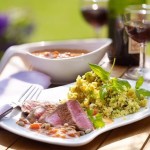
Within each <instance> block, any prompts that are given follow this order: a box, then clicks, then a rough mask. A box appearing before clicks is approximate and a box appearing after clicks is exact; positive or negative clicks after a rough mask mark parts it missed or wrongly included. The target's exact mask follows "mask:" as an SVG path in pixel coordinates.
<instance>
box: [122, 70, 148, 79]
mask: <svg viewBox="0 0 150 150" xmlns="http://www.w3.org/2000/svg"><path fill="white" fill-rule="evenodd" d="M125 76H126V77H127V78H129V79H133V80H137V79H138V78H139V77H140V76H143V78H144V80H150V69H149V68H138V67H132V68H130V69H129V70H128V71H127V72H126V73H125Z"/></svg>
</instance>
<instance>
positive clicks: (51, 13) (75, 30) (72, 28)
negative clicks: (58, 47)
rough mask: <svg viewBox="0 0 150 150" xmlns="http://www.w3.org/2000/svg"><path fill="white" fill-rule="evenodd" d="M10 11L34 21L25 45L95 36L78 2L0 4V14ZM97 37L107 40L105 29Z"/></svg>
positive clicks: (8, 0) (46, 0)
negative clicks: (19, 11) (23, 13)
mask: <svg viewBox="0 0 150 150" xmlns="http://www.w3.org/2000/svg"><path fill="white" fill-rule="evenodd" d="M1 1H2V0H1ZM147 3H149V4H150V0H147ZM119 7H120V6H119ZM12 8H23V9H26V10H27V11H28V12H29V14H30V16H31V17H32V19H33V22H35V30H34V32H33V33H32V36H30V37H28V39H27V42H35V41H44V40H48V41H51V40H67V39H81V38H94V37H95V33H94V30H93V28H92V27H91V26H90V25H89V24H87V23H86V22H85V21H84V19H83V18H82V15H81V12H80V0H63V1H60V0H54V1H52V0H42V1H39V0H13V1H12V0H5V1H3V2H1V4H0V11H4V10H9V9H12ZM100 37H107V27H106V26H105V27H103V28H102V29H101V31H100ZM147 52H148V53H150V50H148V51H147Z"/></svg>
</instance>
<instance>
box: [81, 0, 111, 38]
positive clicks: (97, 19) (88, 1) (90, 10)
mask: <svg viewBox="0 0 150 150" xmlns="http://www.w3.org/2000/svg"><path fill="white" fill-rule="evenodd" d="M107 1H108V0H81V6H80V7H81V8H80V9H81V13H82V16H83V18H84V19H85V21H86V22H87V23H89V24H90V25H91V26H93V28H94V30H95V34H96V37H97V38H98V37H99V30H100V28H101V27H102V26H103V25H105V24H107V21H108V9H107Z"/></svg>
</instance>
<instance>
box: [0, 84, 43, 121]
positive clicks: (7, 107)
mask: <svg viewBox="0 0 150 150" xmlns="http://www.w3.org/2000/svg"><path fill="white" fill-rule="evenodd" d="M42 89H43V88H42V87H41V86H39V85H31V86H29V88H28V89H27V90H26V91H25V92H24V93H23V94H22V95H21V96H20V98H19V99H18V101H17V102H12V103H11V104H4V105H2V106H0V119H2V118H3V117H5V116H6V115H7V114H9V113H10V112H11V111H12V110H13V109H14V108H16V107H18V106H19V107H21V104H23V102H25V101H27V100H33V99H34V100H36V99H37V98H38V96H39V95H40V93H41V91H42Z"/></svg>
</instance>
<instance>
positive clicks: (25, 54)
mask: <svg viewBox="0 0 150 150" xmlns="http://www.w3.org/2000/svg"><path fill="white" fill-rule="evenodd" d="M111 42H112V40H111V39H84V40H68V41H57V42H37V43H27V44H22V45H15V46H11V47H10V48H8V49H7V50H6V52H5V54H4V55H3V57H2V60H1V63H0V72H1V71H2V70H3V68H4V67H5V65H6V64H7V62H8V61H9V59H10V58H11V57H13V56H19V57H21V58H22V60H23V61H24V62H25V63H26V64H27V65H30V66H31V67H32V69H33V70H38V71H41V72H43V73H46V74H48V75H49V76H50V77H51V79H52V83H53V84H66V83H70V82H73V81H75V79H76V77H77V76H78V75H82V74H84V73H85V72H87V71H89V70H90V68H89V63H93V64H98V63H99V62H100V60H101V59H102V58H103V56H104V54H105V53H106V51H107V50H108V48H109V45H110V44H111ZM48 48H51V49H54V48H66V49H86V50H88V51H89V53H87V54H84V55H82V56H77V57H72V58H62V59H48V58H42V57H38V56H35V55H33V54H31V52H33V51H35V50H45V49H48Z"/></svg>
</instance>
